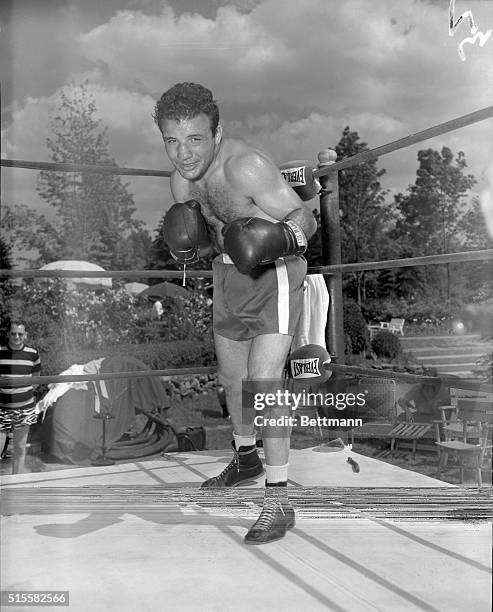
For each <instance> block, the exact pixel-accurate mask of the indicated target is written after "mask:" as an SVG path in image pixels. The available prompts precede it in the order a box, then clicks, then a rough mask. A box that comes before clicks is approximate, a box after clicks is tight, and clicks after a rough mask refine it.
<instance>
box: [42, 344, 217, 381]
mask: <svg viewBox="0 0 493 612" xmlns="http://www.w3.org/2000/svg"><path fill="white" fill-rule="evenodd" d="M115 355H128V356H131V357H135V359H139V360H140V361H142V362H143V363H145V364H146V365H147V366H149V369H151V370H165V369H168V368H173V369H174V368H185V367H192V366H208V365H213V364H214V363H215V353H214V346H213V344H212V342H197V341H196V340H181V341H175V342H160V343H154V344H141V345H137V344H120V345H116V346H108V347H105V348H99V349H97V348H86V349H80V348H78V349H67V350H62V351H40V357H41V364H42V374H43V375H44V376H53V375H56V374H60V372H62V371H63V370H66V369H67V368H69V367H70V366H71V365H73V364H75V363H77V364H84V363H87V362H89V361H92V360H94V359H101V358H102V357H113V356H115Z"/></svg>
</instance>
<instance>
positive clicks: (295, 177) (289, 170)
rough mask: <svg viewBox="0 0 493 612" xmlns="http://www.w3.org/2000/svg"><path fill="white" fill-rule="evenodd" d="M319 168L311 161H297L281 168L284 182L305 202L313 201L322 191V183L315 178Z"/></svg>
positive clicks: (287, 163)
mask: <svg viewBox="0 0 493 612" xmlns="http://www.w3.org/2000/svg"><path fill="white" fill-rule="evenodd" d="M316 168H317V166H316V165H315V164H314V163H312V162H311V161H306V160H295V161H290V162H286V163H285V164H282V166H280V170H281V174H282V175H283V177H284V180H285V181H286V182H287V183H288V184H289V185H290V187H292V188H293V189H294V190H295V191H296V193H297V194H298V195H299V196H300V198H301V199H302V200H303V202H306V201H307V200H311V199H313V198H314V197H315V196H316V195H317V194H318V193H319V192H320V190H321V189H322V186H321V185H320V182H319V181H318V179H316V178H315V177H314V176H313V171H314V170H316Z"/></svg>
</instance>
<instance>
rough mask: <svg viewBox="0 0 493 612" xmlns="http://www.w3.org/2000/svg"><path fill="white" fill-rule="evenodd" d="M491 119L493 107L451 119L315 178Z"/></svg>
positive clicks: (328, 167)
mask: <svg viewBox="0 0 493 612" xmlns="http://www.w3.org/2000/svg"><path fill="white" fill-rule="evenodd" d="M491 117H493V106H488V107H487V108H483V109H481V110H478V111H474V112H473V113H469V114H468V115H463V116H462V117H457V118H456V119H451V120H450V121H446V122H445V123H440V124H438V125H435V126H433V127H431V128H427V129H426V130H422V131H421V132H417V133H416V134H410V135H409V136H405V137H404V138H400V139H399V140H394V141H393V142H389V143H387V144H384V145H381V146H380V147H376V148H375V149H370V150H368V151H362V152H361V153H357V154H356V155H353V156H352V157H349V158H347V159H343V160H342V161H339V162H335V163H333V164H328V165H324V166H323V167H321V168H319V169H318V170H314V172H313V176H314V178H320V177H321V176H325V175H326V174H329V173H330V172H337V171H338V170H343V169H344V168H350V167H351V166H356V165H357V164H362V163H364V162H366V161H368V160H370V159H376V158H377V157H381V156H382V155H386V154H387V153H392V152H393V151H398V150H399V149H404V148H405V147H409V146H411V145H413V144H416V143H418V142H422V141H423V140H428V139H430V138H434V137H435V136H441V135H442V134H446V133H447V132H451V131H453V130H457V129H458V128H461V127H465V126H466V125H471V124H472V123H477V122H478V121H484V120H485V119H490V118H491Z"/></svg>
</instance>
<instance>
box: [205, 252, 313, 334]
mask: <svg viewBox="0 0 493 612" xmlns="http://www.w3.org/2000/svg"><path fill="white" fill-rule="evenodd" d="M306 268H307V264H306V260H305V258H304V257H301V256H297V255H289V256H287V257H280V258H279V259H277V260H276V261H275V262H274V263H272V264H270V265H268V266H265V267H264V268H263V269H262V273H261V274H260V275H259V276H258V277H255V278H254V277H251V276H247V275H245V274H241V273H240V272H238V270H237V269H236V267H235V265H234V264H233V263H232V261H231V259H230V257H229V256H228V255H227V254H225V253H222V254H221V255H218V256H217V257H216V259H215V260H214V261H213V262H212V271H213V282H214V306H213V328H214V331H215V332H216V333H217V334H219V335H221V336H225V337H226V338H230V339H231V340H250V339H252V338H255V337H256V336H260V335H262V334H286V335H290V336H292V335H293V334H294V332H295V330H296V327H297V325H298V320H299V318H300V313H301V309H302V305H303V283H304V280H305V276H306Z"/></svg>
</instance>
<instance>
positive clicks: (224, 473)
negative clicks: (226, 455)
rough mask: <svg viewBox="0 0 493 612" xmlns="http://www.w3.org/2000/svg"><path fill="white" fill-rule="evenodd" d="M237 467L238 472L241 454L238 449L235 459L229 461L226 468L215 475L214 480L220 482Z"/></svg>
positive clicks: (235, 452)
mask: <svg viewBox="0 0 493 612" xmlns="http://www.w3.org/2000/svg"><path fill="white" fill-rule="evenodd" d="M234 469H236V471H237V472H239V471H240V455H239V453H238V452H237V451H234V457H233V459H232V460H231V461H230V462H229V463H228V465H227V466H226V467H225V468H224V470H223V471H222V472H221V473H220V474H219V475H218V476H215V477H214V480H215V481H216V482H218V481H219V480H222V479H223V478H224V477H225V476H227V475H228V474H229V473H230V472H232V471H233V470H234Z"/></svg>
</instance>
